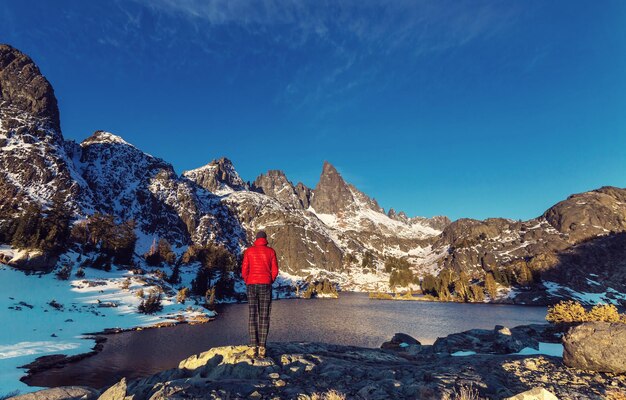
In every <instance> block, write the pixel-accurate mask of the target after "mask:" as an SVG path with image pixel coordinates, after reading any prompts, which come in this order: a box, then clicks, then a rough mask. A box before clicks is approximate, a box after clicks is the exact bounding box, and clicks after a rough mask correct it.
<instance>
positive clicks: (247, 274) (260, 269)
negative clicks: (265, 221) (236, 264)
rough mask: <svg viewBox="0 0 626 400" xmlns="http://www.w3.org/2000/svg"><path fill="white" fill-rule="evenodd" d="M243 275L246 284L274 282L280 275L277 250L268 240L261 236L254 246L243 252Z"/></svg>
mask: <svg viewBox="0 0 626 400" xmlns="http://www.w3.org/2000/svg"><path fill="white" fill-rule="evenodd" d="M241 276H243V280H244V282H246V285H255V284H272V283H274V280H276V277H277V276H278V260H277V259H276V252H275V251H274V249H272V248H271V247H269V246H268V245H267V240H266V239H264V238H259V239H257V240H255V241H254V246H252V247H249V248H247V249H246V251H244V253H243V262H242V263H241Z"/></svg>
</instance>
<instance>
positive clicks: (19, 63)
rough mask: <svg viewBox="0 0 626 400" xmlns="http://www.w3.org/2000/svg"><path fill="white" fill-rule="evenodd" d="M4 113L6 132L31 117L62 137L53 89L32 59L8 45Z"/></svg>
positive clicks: (0, 86)
mask: <svg viewBox="0 0 626 400" xmlns="http://www.w3.org/2000/svg"><path fill="white" fill-rule="evenodd" d="M0 111H1V113H0V116H1V119H2V124H3V128H4V129H12V128H14V127H15V126H17V125H19V124H20V122H22V123H23V120H24V118H25V117H27V118H35V119H37V120H38V121H37V122H39V123H40V124H41V125H42V127H45V128H50V129H52V130H54V131H55V132H56V133H57V134H58V135H59V136H60V131H61V124H60V122H59V108H58V106H57V99H56V97H55V95H54V90H53V89H52V85H50V82H48V80H47V79H46V78H45V77H44V76H43V75H42V74H41V71H40V70H39V68H38V67H37V65H35V63H34V62H33V60H32V59H31V58H30V57H28V56H27V55H26V54H24V53H22V52H21V51H19V50H17V49H15V48H13V47H11V46H9V45H5V44H0ZM19 120H22V121H19Z"/></svg>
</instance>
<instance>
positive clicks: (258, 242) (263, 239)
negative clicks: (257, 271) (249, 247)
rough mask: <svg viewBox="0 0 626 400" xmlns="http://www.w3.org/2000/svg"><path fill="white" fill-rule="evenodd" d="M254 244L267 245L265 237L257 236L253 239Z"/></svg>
mask: <svg viewBox="0 0 626 400" xmlns="http://www.w3.org/2000/svg"><path fill="white" fill-rule="evenodd" d="M254 245H255V246H267V239H265V238H258V239H257V240H255V241H254Z"/></svg>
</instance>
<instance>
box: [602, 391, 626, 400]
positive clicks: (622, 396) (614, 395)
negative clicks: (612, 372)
mask: <svg viewBox="0 0 626 400" xmlns="http://www.w3.org/2000/svg"><path fill="white" fill-rule="evenodd" d="M605 398H606V399H607V400H626V392H624V391H622V390H620V391H615V390H613V391H609V392H607V393H606V397H605Z"/></svg>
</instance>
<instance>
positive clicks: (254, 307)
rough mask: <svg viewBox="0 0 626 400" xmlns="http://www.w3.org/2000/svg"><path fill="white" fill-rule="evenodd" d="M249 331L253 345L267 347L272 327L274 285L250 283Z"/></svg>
mask: <svg viewBox="0 0 626 400" xmlns="http://www.w3.org/2000/svg"><path fill="white" fill-rule="evenodd" d="M247 289H248V310H249V318H248V333H249V334H250V345H251V346H262V347H265V343H266V342H267V333H268V331H269V329H270V312H271V311H272V285H248V287H247Z"/></svg>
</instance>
